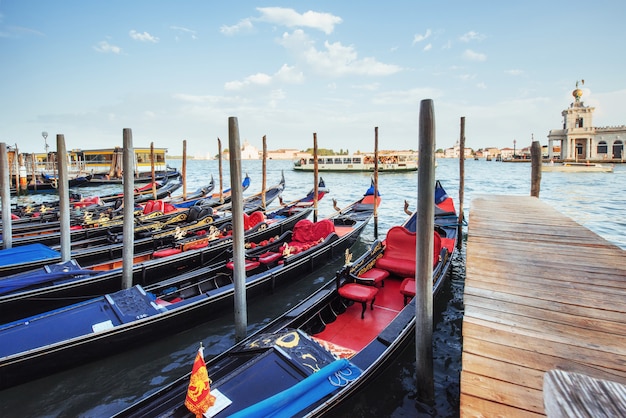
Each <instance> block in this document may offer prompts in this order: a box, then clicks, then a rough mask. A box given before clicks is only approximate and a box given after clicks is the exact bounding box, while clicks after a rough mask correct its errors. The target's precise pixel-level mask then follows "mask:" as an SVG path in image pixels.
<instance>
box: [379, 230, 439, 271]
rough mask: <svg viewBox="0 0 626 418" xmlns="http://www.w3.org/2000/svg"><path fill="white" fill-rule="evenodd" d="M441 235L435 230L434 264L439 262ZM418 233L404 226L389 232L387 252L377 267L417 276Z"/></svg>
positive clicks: (386, 243) (386, 240) (386, 241)
mask: <svg viewBox="0 0 626 418" xmlns="http://www.w3.org/2000/svg"><path fill="white" fill-rule="evenodd" d="M440 253H441V236H440V235H439V233H437V232H436V231H434V237H433V266H435V265H437V263H438V262H439V254H440ZM415 256H416V234H415V232H411V231H409V230H407V229H406V228H404V227H402V226H394V227H392V228H391V229H390V230H389V232H387V238H386V239H385V253H384V254H383V256H382V257H381V258H379V259H378V260H377V261H376V267H377V268H379V269H383V270H387V271H388V272H390V273H392V274H395V275H396V276H399V277H415Z"/></svg>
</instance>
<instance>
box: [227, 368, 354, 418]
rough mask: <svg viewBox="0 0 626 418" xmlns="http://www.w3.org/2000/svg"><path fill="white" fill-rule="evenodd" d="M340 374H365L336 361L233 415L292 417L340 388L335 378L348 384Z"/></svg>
mask: <svg viewBox="0 0 626 418" xmlns="http://www.w3.org/2000/svg"><path fill="white" fill-rule="evenodd" d="M337 373H341V374H343V375H344V376H349V379H350V380H354V379H355V378H356V377H358V376H359V375H360V374H361V370H360V369H359V368H358V367H356V366H355V365H353V364H352V363H350V361H348V360H346V359H341V360H336V361H334V362H332V363H330V364H329V365H327V366H325V367H323V368H322V369H320V370H319V371H318V372H316V373H314V374H312V375H311V376H309V377H307V378H306V379H304V380H302V381H300V382H299V383H297V384H296V385H294V386H292V387H291V388H289V389H287V390H284V391H282V392H280V393H277V394H276V395H274V396H271V397H269V398H267V399H265V400H263V401H261V402H258V403H256V404H254V405H251V406H249V407H248V408H246V409H243V410H241V411H239V412H237V413H235V414H233V415H231V418H234V417H237V418H241V417H273V418H276V417H292V416H294V415H296V414H297V413H298V412H300V411H302V410H303V409H304V408H306V407H307V406H309V405H312V404H313V403H315V402H317V401H318V400H320V399H322V398H323V397H324V396H326V395H328V394H330V393H332V392H334V391H336V390H338V389H339V387H338V386H337V385H334V384H332V383H331V380H332V381H334V382H336V383H341V384H345V383H346V380H343V381H342V382H337V380H338V379H337V378H336V377H335V375H336V374H337Z"/></svg>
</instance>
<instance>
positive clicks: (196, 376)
mask: <svg viewBox="0 0 626 418" xmlns="http://www.w3.org/2000/svg"><path fill="white" fill-rule="evenodd" d="M210 383H211V381H210V380H209V372H208V371H207V369H206V363H205V362H204V348H203V347H202V344H200V348H199V349H198V353H197V354H196V359H195V360H194V362H193V369H192V370H191V378H190V381H189V388H188V389H187V398H186V399H185V406H186V407H187V409H189V410H190V411H191V412H193V413H194V414H195V415H196V418H201V417H202V414H204V413H205V412H206V411H207V410H208V409H209V408H210V407H211V406H213V404H214V403H215V396H213V395H211V387H210Z"/></svg>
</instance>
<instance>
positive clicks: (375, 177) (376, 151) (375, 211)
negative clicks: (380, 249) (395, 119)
mask: <svg viewBox="0 0 626 418" xmlns="http://www.w3.org/2000/svg"><path fill="white" fill-rule="evenodd" d="M377 203H378V126H375V127H374V239H378V204H377Z"/></svg>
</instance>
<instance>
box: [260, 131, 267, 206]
mask: <svg viewBox="0 0 626 418" xmlns="http://www.w3.org/2000/svg"><path fill="white" fill-rule="evenodd" d="M266 187H267V138H266V137H265V135H263V177H262V184H261V205H262V206H263V210H266V209H267V208H266V207H265V189H266Z"/></svg>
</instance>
